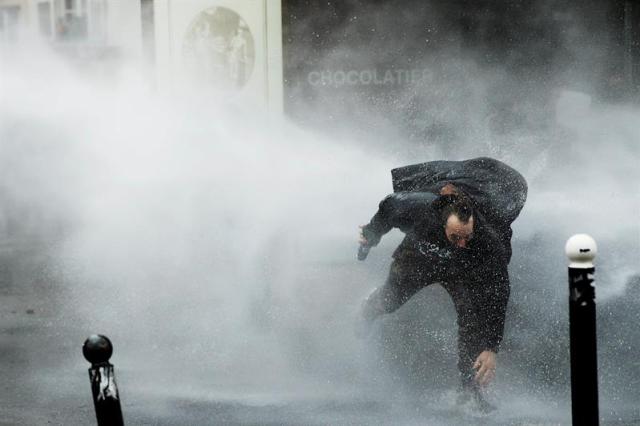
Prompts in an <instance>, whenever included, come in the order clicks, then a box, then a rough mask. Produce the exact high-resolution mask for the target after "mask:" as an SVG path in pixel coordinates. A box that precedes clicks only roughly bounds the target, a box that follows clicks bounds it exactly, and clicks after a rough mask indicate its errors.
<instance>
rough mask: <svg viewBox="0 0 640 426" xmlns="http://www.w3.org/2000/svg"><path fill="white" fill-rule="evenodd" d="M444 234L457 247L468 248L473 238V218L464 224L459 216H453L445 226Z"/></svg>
mask: <svg viewBox="0 0 640 426" xmlns="http://www.w3.org/2000/svg"><path fill="white" fill-rule="evenodd" d="M444 233H445V235H446V236H447V239H448V240H449V241H450V242H451V244H453V245H454V246H455V247H459V248H467V246H468V244H469V241H470V240H471V238H473V216H471V217H470V218H469V221H468V222H462V221H460V218H458V216H457V215H455V214H452V215H451V216H449V218H448V219H447V223H446V224H445V226H444Z"/></svg>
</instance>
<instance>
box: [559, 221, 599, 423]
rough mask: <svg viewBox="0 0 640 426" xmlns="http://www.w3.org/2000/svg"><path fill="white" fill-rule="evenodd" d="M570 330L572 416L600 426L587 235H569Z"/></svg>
mask: <svg viewBox="0 0 640 426" xmlns="http://www.w3.org/2000/svg"><path fill="white" fill-rule="evenodd" d="M565 252H566V254H567V256H568V257H569V260H570V261H571V263H570V264H569V331H570V333H569V334H570V339H571V343H570V346H571V415H572V419H573V425H574V426H578V425H579V426H597V425H598V424H599V417H598V358H597V354H596V350H597V345H596V301H595V296H596V292H595V285H594V283H593V280H594V272H595V267H594V266H593V259H594V258H595V256H596V253H597V246H596V242H595V241H594V240H593V238H591V237H590V236H588V235H586V234H578V235H574V236H573V237H571V238H569V240H568V241H567V245H566V246H565Z"/></svg>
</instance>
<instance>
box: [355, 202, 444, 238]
mask: <svg viewBox="0 0 640 426" xmlns="http://www.w3.org/2000/svg"><path fill="white" fill-rule="evenodd" d="M437 197H438V196H437V195H436V194H432V193H430V192H396V193H393V194H391V195H389V196H387V197H386V198H385V199H384V200H382V201H381V202H380V205H379V206H378V211H377V212H376V214H375V215H374V216H373V218H371V221H370V222H369V224H367V225H365V226H363V227H362V237H363V238H364V241H362V240H361V242H364V243H365V244H364V245H367V246H369V247H373V246H376V245H378V243H379V242H380V239H381V238H382V236H383V235H384V234H386V233H387V232H389V231H390V230H391V229H392V228H400V230H401V231H403V232H407V231H409V230H410V229H412V228H413V226H414V225H415V224H416V222H418V221H419V220H420V219H421V218H424V217H425V214H426V212H427V211H428V210H429V209H431V203H432V202H433V201H434V200H435V199H436V198H437Z"/></svg>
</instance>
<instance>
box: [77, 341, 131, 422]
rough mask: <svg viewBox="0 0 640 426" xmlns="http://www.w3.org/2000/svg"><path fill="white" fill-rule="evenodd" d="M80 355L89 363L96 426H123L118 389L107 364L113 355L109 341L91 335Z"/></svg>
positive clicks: (110, 365) (111, 369)
mask: <svg viewBox="0 0 640 426" xmlns="http://www.w3.org/2000/svg"><path fill="white" fill-rule="evenodd" d="M82 354H83V355H84V357H85V358H86V359H87V361H89V362H90V363H91V368H90V369H89V379H90V380H91V392H92V393H93V404H94V406H95V409H96V418H97V419H98V426H123V425H124V421H123V420H122V409H121V408H120V397H119V395H118V387H117V386H116V380H115V374H114V371H113V365H112V364H110V363H109V358H111V354H113V345H111V341H109V339H108V338H107V337H105V336H102V335H99V334H94V335H91V336H89V337H88V338H87V340H85V342H84V345H82Z"/></svg>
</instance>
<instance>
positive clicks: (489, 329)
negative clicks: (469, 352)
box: [478, 262, 511, 353]
mask: <svg viewBox="0 0 640 426" xmlns="http://www.w3.org/2000/svg"><path fill="white" fill-rule="evenodd" d="M483 284H484V285H482V286H480V288H481V289H482V291H481V294H479V297H478V299H479V300H478V302H479V303H480V305H479V306H480V316H481V318H479V321H480V324H481V329H480V330H479V332H480V337H481V339H482V343H483V346H484V349H487V350H490V351H492V352H496V353H497V352H498V349H499V347H500V344H501V343H502V338H503V336H504V322H505V316H506V311H507V303H508V301H509V294H510V292H511V288H510V285H509V273H508V271H507V264H506V262H498V264H497V265H494V266H493V267H492V268H490V270H489V271H487V275H486V276H485V279H484V283H483Z"/></svg>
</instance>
